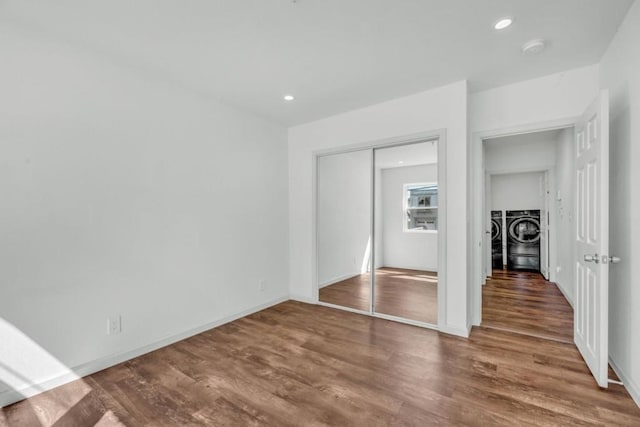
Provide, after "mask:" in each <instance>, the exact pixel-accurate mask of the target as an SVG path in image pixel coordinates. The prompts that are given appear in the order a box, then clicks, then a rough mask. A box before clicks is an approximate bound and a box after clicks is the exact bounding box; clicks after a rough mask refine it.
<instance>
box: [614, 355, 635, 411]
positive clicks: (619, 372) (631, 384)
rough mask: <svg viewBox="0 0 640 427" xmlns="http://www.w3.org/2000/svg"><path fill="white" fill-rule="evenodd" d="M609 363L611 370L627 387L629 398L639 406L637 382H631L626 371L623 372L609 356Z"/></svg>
mask: <svg viewBox="0 0 640 427" xmlns="http://www.w3.org/2000/svg"><path fill="white" fill-rule="evenodd" d="M609 365H611V368H612V369H613V371H614V372H615V373H616V375H617V376H618V377H619V378H620V380H621V381H622V383H623V384H624V387H625V388H626V389H627V391H628V392H629V394H630V395H631V398H632V399H633V401H634V402H636V405H638V407H640V387H638V384H636V383H635V382H633V380H632V379H631V377H630V376H628V375H627V374H626V372H624V371H623V370H622V369H620V367H619V366H618V365H617V364H616V362H614V361H613V359H612V358H611V356H609Z"/></svg>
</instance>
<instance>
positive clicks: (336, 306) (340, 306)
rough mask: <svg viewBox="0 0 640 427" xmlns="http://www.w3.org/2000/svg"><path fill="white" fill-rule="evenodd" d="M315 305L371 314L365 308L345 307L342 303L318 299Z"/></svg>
mask: <svg viewBox="0 0 640 427" xmlns="http://www.w3.org/2000/svg"><path fill="white" fill-rule="evenodd" d="M317 305H321V306H323V307H329V308H333V309H336V310H342V311H348V312H350V313H356V314H364V315H365V316H371V314H370V313H369V312H368V311H366V310H360V309H359V308H351V307H346V306H344V305H337V304H331V303H330V302H324V301H318V303H317Z"/></svg>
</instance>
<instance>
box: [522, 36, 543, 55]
mask: <svg viewBox="0 0 640 427" xmlns="http://www.w3.org/2000/svg"><path fill="white" fill-rule="evenodd" d="M545 47H546V43H545V41H544V39H534V40H530V41H528V42H526V43H525V44H523V45H522V53H524V54H525V55H537V54H539V53H540V52H542V51H543V50H544V48H545Z"/></svg>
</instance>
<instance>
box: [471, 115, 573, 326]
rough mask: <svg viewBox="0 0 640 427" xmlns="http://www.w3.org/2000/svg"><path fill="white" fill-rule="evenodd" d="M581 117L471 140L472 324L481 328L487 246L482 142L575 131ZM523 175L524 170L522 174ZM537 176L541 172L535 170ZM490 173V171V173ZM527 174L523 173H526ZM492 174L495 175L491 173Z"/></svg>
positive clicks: (491, 132)
mask: <svg viewBox="0 0 640 427" xmlns="http://www.w3.org/2000/svg"><path fill="white" fill-rule="evenodd" d="M579 118H580V117H567V118H564V119H558V120H550V121H542V122H532V123H526V124H522V125H518V126H511V127H506V128H502V129H493V130H486V131H478V132H474V133H473V134H472V136H471V188H470V194H471V196H470V200H469V202H470V209H471V212H472V215H471V222H472V223H471V229H472V239H473V240H472V242H473V244H472V247H473V254H472V263H471V269H472V271H471V282H470V283H468V291H469V293H470V295H471V299H470V300H471V301H472V307H471V312H472V317H471V323H472V325H474V326H480V324H481V323H482V286H483V285H484V284H485V283H486V277H487V276H486V274H485V267H486V266H485V264H486V262H485V261H486V260H485V255H484V254H485V252H486V251H487V247H486V245H487V243H486V240H485V227H486V212H485V211H486V209H485V202H486V200H485V187H486V184H485V183H486V179H487V171H486V168H485V163H484V150H483V148H484V140H486V139H492V138H499V137H503V136H514V135H522V134H527V133H535V132H543V131H548V130H554V129H566V128H571V127H574V126H575V124H576V122H577V121H578V120H579ZM523 171H524V170H523ZM535 171H536V172H539V171H541V168H536V170H535ZM492 172H493V171H492ZM525 172H526V171H525ZM493 173H495V172H493Z"/></svg>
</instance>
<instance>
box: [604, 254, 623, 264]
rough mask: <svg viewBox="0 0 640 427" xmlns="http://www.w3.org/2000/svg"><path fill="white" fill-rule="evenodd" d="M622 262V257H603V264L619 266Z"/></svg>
mask: <svg viewBox="0 0 640 427" xmlns="http://www.w3.org/2000/svg"><path fill="white" fill-rule="evenodd" d="M620 261H621V259H620V257H617V256H607V255H602V263H603V264H617V263H619V262H620Z"/></svg>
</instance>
